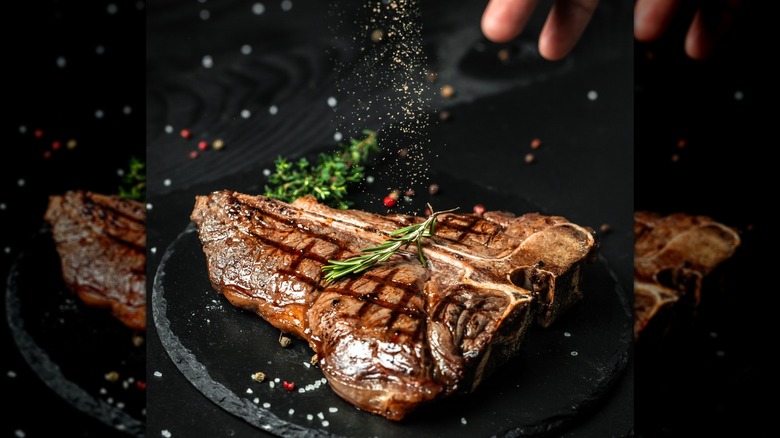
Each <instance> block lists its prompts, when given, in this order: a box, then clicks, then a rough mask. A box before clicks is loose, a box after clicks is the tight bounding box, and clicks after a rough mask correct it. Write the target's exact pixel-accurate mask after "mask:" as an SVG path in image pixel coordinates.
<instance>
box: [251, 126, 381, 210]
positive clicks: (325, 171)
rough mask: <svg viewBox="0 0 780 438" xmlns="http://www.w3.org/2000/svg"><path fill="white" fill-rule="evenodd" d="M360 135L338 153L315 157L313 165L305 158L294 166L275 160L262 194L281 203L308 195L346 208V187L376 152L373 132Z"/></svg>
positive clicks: (349, 203)
mask: <svg viewBox="0 0 780 438" xmlns="http://www.w3.org/2000/svg"><path fill="white" fill-rule="evenodd" d="M363 134H365V136H366V137H365V138H363V139H362V140H356V139H354V138H353V139H350V141H349V144H347V145H341V150H340V151H336V152H333V153H331V154H325V153H321V154H319V155H318V157H317V164H315V165H312V164H311V163H309V160H307V159H306V158H301V159H300V160H298V161H297V162H295V163H293V162H290V161H288V160H286V159H284V158H282V157H279V158H277V159H276V161H275V162H274V164H275V166H276V172H275V173H273V174H271V176H269V177H268V184H269V185H267V186H265V195H266V196H268V197H269V198H275V199H279V200H282V201H285V202H292V201H294V200H296V199H298V198H300V197H302V196H306V195H311V196H314V197H315V198H317V200H319V201H320V202H322V203H325V204H327V205H330V206H331V207H336V208H340V209H342V210H344V209H347V208H349V207H350V205H352V202H350V201H349V200H347V199H346V196H347V186H349V185H350V184H352V183H356V182H359V181H360V180H361V179H362V178H363V171H364V170H365V168H364V167H363V164H365V162H366V161H367V160H368V155H369V154H370V153H372V152H379V146H378V145H377V136H376V132H374V131H369V130H365V131H363Z"/></svg>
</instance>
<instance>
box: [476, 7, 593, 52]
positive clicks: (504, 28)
mask: <svg viewBox="0 0 780 438" xmlns="http://www.w3.org/2000/svg"><path fill="white" fill-rule="evenodd" d="M598 2H599V1H598V0H556V1H555V4H554V5H553V7H552V9H551V10H550V13H549V15H548V16H547V21H545V23H544V27H543V28H542V32H541V33H540V34H539V53H540V54H541V55H542V57H544V58H546V59H548V60H550V61H557V60H559V59H562V58H563V57H565V56H566V55H567V54H568V53H569V52H570V51H571V49H572V48H574V45H575V44H577V40H579V38H580V35H582V32H583V31H584V30H585V27H586V26H587V25H588V22H589V21H590V17H591V16H593V11H595V10H596V5H597V4H598ZM537 3H538V0H490V2H489V3H488V5H487V7H485V12H484V13H483V14H482V33H484V34H485V36H486V37H487V38H488V39H489V40H491V41H493V42H496V43H504V42H507V41H509V40H511V39H513V38H514V37H516V36H517V35H519V34H520V32H522V31H523V28H525V25H526V24H527V23H528V19H530V18H531V14H532V13H533V11H534V8H536V4H537Z"/></svg>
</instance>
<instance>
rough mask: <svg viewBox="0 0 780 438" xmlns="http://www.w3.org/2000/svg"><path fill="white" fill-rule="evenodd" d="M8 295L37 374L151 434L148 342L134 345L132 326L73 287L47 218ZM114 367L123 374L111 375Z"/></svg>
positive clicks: (96, 413)
mask: <svg viewBox="0 0 780 438" xmlns="http://www.w3.org/2000/svg"><path fill="white" fill-rule="evenodd" d="M5 297H6V300H5V301H6V302H5V304H6V317H7V319H8V326H9V327H10V330H11V335H12V337H13V339H14V342H15V343H16V345H17V347H18V348H19V351H20V352H21V354H22V356H23V357H24V359H25V361H26V362H27V363H28V365H29V366H30V368H31V369H32V370H33V371H34V372H35V373H36V374H37V375H38V377H39V378H40V379H41V380H42V381H43V382H44V383H45V384H46V385H47V386H48V387H49V388H51V390H52V391H54V392H55V393H56V394H57V395H58V396H60V397H61V398H62V399H64V400H65V401H66V402H67V403H68V404H70V405H71V406H73V407H75V408H76V409H78V410H80V411H82V412H84V413H85V414H87V415H89V416H90V417H92V418H94V419H96V420H98V421H100V422H102V423H104V424H106V425H108V426H109V427H112V428H114V429H115V430H118V431H122V432H125V433H126V434H127V435H128V436H137V437H140V436H144V434H145V419H144V415H145V413H144V409H145V405H146V400H145V398H146V393H145V390H144V388H145V366H146V362H145V348H144V346H143V345H141V346H138V347H136V346H135V345H133V343H132V338H133V336H134V334H135V333H134V332H133V330H131V329H129V328H127V327H125V326H124V325H122V324H121V323H120V322H119V321H117V320H115V319H114V318H113V317H112V316H111V315H110V314H109V313H108V312H106V311H105V310H103V309H95V308H91V307H88V306H86V305H84V304H83V303H82V302H81V301H80V300H79V299H78V297H76V296H75V295H74V294H73V293H71V292H70V291H69V290H68V289H67V288H66V286H65V284H64V283H63V281H62V276H61V273H60V265H59V257H58V255H57V252H56V250H55V247H54V241H53V240H52V236H51V232H50V229H49V227H48V225H43V226H42V227H41V229H40V231H39V232H38V233H37V234H35V235H34V236H33V238H32V239H31V240H30V242H29V244H28V246H27V247H26V249H25V250H23V251H22V252H21V253H20V254H19V257H18V258H17V260H16V262H15V263H14V265H13V266H12V267H11V270H10V273H9V276H8V283H7V288H6V295H5ZM111 372H116V373H118V379H116V380H114V381H109V380H108V379H107V378H106V374H108V373H111Z"/></svg>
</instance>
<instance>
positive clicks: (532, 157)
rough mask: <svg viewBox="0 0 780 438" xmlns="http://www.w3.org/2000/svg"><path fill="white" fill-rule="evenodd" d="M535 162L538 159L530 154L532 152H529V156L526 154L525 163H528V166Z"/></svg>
mask: <svg viewBox="0 0 780 438" xmlns="http://www.w3.org/2000/svg"><path fill="white" fill-rule="evenodd" d="M535 160H536V157H534V154H532V153H530V152H529V153H527V154H525V162H526V164H531V163H533V162H534V161H535Z"/></svg>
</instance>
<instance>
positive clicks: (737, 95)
mask: <svg viewBox="0 0 780 438" xmlns="http://www.w3.org/2000/svg"><path fill="white" fill-rule="evenodd" d="M744 97H745V93H743V92H742V91H740V90H737V91H735V92H734V100H742V99H743V98H744Z"/></svg>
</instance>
